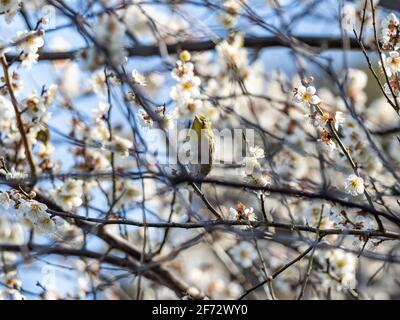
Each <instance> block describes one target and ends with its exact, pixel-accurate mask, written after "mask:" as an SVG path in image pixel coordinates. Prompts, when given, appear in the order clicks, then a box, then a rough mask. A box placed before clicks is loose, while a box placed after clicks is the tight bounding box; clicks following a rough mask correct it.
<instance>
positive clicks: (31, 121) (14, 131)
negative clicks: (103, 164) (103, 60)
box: [0, 85, 58, 180]
mask: <svg viewBox="0 0 400 320" xmlns="http://www.w3.org/2000/svg"><path fill="white" fill-rule="evenodd" d="M57 89H58V87H57V85H50V86H49V87H48V88H43V91H42V92H41V95H37V94H36V93H32V94H30V95H28V96H27V97H25V98H22V99H20V100H19V105H20V107H21V109H22V110H23V112H22V113H21V120H22V122H23V124H24V126H25V127H26V128H27V134H26V138H27V140H28V142H29V144H30V146H32V147H36V148H35V149H34V153H35V155H36V156H37V157H38V159H40V160H41V161H42V162H41V166H40V168H39V170H46V169H48V168H50V167H52V162H51V159H50V158H51V154H52V152H53V150H54V148H53V146H52V144H51V141H50V134H49V131H48V129H47V128H46V126H45V124H46V123H47V122H48V121H49V119H50V118H51V112H50V107H51V105H52V104H53V102H54V100H55V98H56V95H57V92H58V90H57ZM0 130H1V134H2V144H1V145H0V153H1V155H2V156H3V157H5V158H10V159H16V160H18V162H19V163H20V164H27V162H26V155H25V149H24V145H23V144H22V143H21V142H22V137H21V133H20V131H19V130H18V127H17V126H16V118H15V112H14V109H13V106H12V104H11V102H10V100H9V99H8V98H6V97H4V96H0ZM16 144H21V146H20V147H19V148H15V145H16ZM26 172H27V168H25V167H24V166H17V167H14V166H13V167H12V168H11V169H8V170H6V169H5V168H0V173H1V174H2V175H4V176H5V178H6V179H8V180H21V179H25V178H27V177H28V175H27V173H26Z"/></svg>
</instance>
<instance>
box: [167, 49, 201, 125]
mask: <svg viewBox="0 0 400 320" xmlns="http://www.w3.org/2000/svg"><path fill="white" fill-rule="evenodd" d="M190 60H191V55H190V53H189V52H188V51H186V50H185V51H182V52H181V54H180V60H178V61H177V62H176V64H175V68H174V69H173V70H172V77H173V78H174V79H175V80H176V81H177V82H178V83H177V84H176V85H175V86H173V87H172V88H171V91H170V95H171V98H172V99H173V100H174V101H175V103H176V106H177V108H178V111H179V113H180V115H182V116H184V117H189V118H193V116H194V115H195V114H198V113H200V112H201V110H202V107H203V102H202V100H201V99H200V85H201V80H200V78H199V77H197V76H196V75H195V74H194V65H193V63H192V62H191V61H190Z"/></svg>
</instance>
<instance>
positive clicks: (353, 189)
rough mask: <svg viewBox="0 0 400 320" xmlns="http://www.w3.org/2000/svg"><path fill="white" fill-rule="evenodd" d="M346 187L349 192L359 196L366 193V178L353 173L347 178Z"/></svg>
mask: <svg viewBox="0 0 400 320" xmlns="http://www.w3.org/2000/svg"><path fill="white" fill-rule="evenodd" d="M344 187H345V190H346V192H347V193H349V194H351V195H352V196H358V195H359V194H363V193H364V179H363V178H361V177H359V176H356V175H355V174H351V175H350V176H348V177H347V179H346V180H345V182H344Z"/></svg>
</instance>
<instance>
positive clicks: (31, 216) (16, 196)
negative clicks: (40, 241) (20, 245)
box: [0, 190, 57, 241]
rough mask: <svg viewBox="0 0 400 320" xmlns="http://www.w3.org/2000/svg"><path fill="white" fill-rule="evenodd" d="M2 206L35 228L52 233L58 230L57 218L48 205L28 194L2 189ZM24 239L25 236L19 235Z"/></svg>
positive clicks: (0, 202)
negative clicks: (48, 210) (49, 211)
mask: <svg viewBox="0 0 400 320" xmlns="http://www.w3.org/2000/svg"><path fill="white" fill-rule="evenodd" d="M0 206H1V207H2V208H3V209H5V210H7V211H9V212H11V213H14V214H15V215H16V218H17V219H18V220H19V221H21V222H24V223H25V224H27V225H28V226H31V227H33V228H35V230H37V231H39V232H42V233H45V234H51V233H52V232H54V231H55V230H56V220H57V219H56V218H51V216H50V214H49V213H48V212H47V206H46V205H45V204H43V203H40V202H38V201H36V200H34V199H31V198H28V197H27V196H26V195H24V194H22V193H21V192H18V191H17V190H11V191H10V192H5V191H0ZM18 239H19V240H21V241H22V239H23V237H22V236H21V237H19V238H18Z"/></svg>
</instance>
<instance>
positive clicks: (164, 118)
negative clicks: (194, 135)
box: [137, 106, 176, 129]
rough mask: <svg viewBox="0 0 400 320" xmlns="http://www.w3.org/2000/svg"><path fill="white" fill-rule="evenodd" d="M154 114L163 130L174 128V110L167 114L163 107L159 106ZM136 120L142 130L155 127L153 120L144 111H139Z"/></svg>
mask: <svg viewBox="0 0 400 320" xmlns="http://www.w3.org/2000/svg"><path fill="white" fill-rule="evenodd" d="M154 113H155V114H156V116H157V117H158V118H159V120H160V122H161V126H162V127H163V128H165V129H168V128H173V127H174V126H175V121H176V113H175V109H174V110H172V111H170V112H167V111H166V108H165V106H159V107H157V108H156V109H155V110H154ZM137 118H138V120H139V124H140V126H141V127H142V128H153V127H154V126H155V125H154V120H153V119H152V117H151V116H150V115H149V114H148V113H147V112H146V111H145V110H144V109H139V111H138V113H137Z"/></svg>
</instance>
